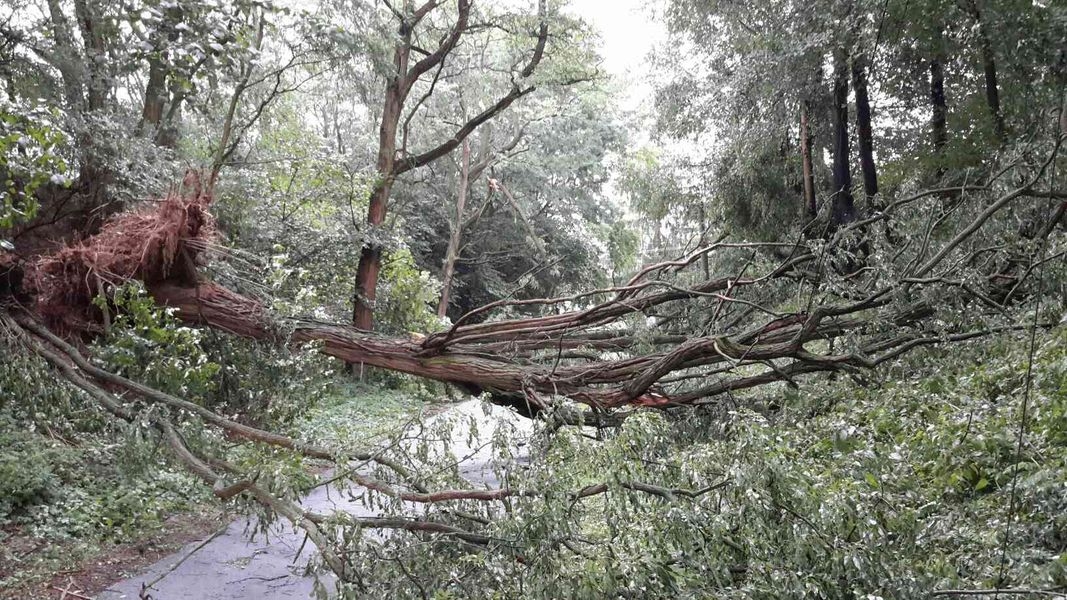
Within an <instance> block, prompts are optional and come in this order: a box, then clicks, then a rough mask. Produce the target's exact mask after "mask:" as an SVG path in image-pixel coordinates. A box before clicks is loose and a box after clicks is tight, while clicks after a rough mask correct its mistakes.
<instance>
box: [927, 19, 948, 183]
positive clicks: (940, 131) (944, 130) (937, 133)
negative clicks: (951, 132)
mask: <svg viewBox="0 0 1067 600" xmlns="http://www.w3.org/2000/svg"><path fill="white" fill-rule="evenodd" d="M941 39H942V35H941V29H940V27H939V28H938V30H937V33H936V35H935V42H934V43H935V45H936V49H935V51H934V56H933V58H932V59H931V60H930V109H931V111H930V141H931V142H932V143H933V145H934V152H935V153H936V154H937V158H938V161H939V162H940V161H941V159H942V157H943V154H944V151H945V144H946V143H948V106H947V104H946V102H945V67H944V49H943V48H941ZM943 169H944V166H943V165H939V166H938V173H939V174H940V173H941V172H943Z"/></svg>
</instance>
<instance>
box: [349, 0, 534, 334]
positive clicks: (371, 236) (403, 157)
mask: <svg viewBox="0 0 1067 600" xmlns="http://www.w3.org/2000/svg"><path fill="white" fill-rule="evenodd" d="M441 5H442V2H441V1H440V0H429V1H427V2H426V3H425V4H423V5H422V6H420V7H418V8H417V9H414V10H407V9H402V8H397V7H394V6H393V5H392V4H390V3H387V6H388V7H389V9H390V11H391V12H392V13H393V15H394V16H395V18H396V19H397V20H398V21H399V23H400V25H399V29H398V32H397V38H396V41H395V43H394V47H393V68H394V71H393V73H392V74H391V75H390V76H389V78H388V82H387V84H386V88H385V98H384V100H383V102H382V109H381V120H380V127H379V137H378V157H377V163H376V173H377V181H376V182H375V184H374V188H373V189H372V191H371V194H370V202H369V206H368V208H367V225H368V226H369V228H370V231H369V232H368V235H367V237H366V239H365V241H364V243H363V249H362V250H361V252H360V257H359V266H358V267H357V269H356V283H355V288H356V289H355V297H354V298H353V313H352V321H353V323H354V324H355V325H356V327H358V328H360V329H365V330H370V329H373V327H374V299H375V296H376V293H377V286H378V276H379V273H380V272H381V265H382V251H383V244H382V241H381V239H380V235H379V234H378V233H377V232H376V231H375V230H376V229H377V228H380V227H381V226H382V224H383V223H384V222H385V217H386V212H387V210H388V207H389V198H390V195H391V193H392V190H393V184H394V183H395V181H396V179H397V177H399V176H400V175H402V174H404V173H406V172H408V171H411V170H412V169H416V168H419V167H422V166H424V165H427V164H429V163H431V162H433V161H435V160H437V159H438V158H441V157H442V156H445V155H447V154H448V153H450V152H452V151H453V150H454V149H456V148H457V147H458V146H459V145H460V144H461V143H462V142H463V140H465V139H466V138H467V136H469V135H470V134H471V133H472V132H473V131H474V130H475V129H477V128H478V126H479V125H482V124H483V123H485V122H487V121H489V120H490V119H492V118H493V117H494V116H496V115H497V114H498V113H500V112H501V111H503V110H504V109H506V108H507V107H509V106H511V104H512V103H514V102H515V101H516V100H518V99H519V98H522V97H523V96H526V95H527V94H530V93H531V92H533V91H534V89H535V85H534V84H533V83H532V82H531V81H530V77H531V76H532V75H533V74H534V71H536V69H537V67H538V65H539V64H540V63H541V59H542V58H543V57H544V53H545V45H546V43H547V42H548V21H547V12H546V8H545V2H544V0H541V2H540V5H539V9H538V20H539V24H538V26H537V30H536V36H535V37H536V41H535V42H534V44H533V47H532V50H531V52H530V55H529V57H528V59H527V60H526V61H525V66H523V67H522V68H521V69H520V70H518V72H516V73H512V80H511V86H510V89H509V90H508V92H507V93H506V94H504V95H503V96H501V97H500V98H499V99H497V100H496V102H494V103H493V104H491V105H490V106H488V107H487V108H486V109H484V110H483V111H482V112H480V113H478V114H477V115H475V116H474V117H472V118H470V119H469V120H467V121H466V122H465V123H463V124H462V125H460V127H458V128H457V129H456V130H455V133H454V134H453V135H452V137H451V138H449V139H447V140H446V141H444V142H441V143H439V144H438V145H436V146H433V147H431V148H430V149H428V150H425V151H423V152H419V153H412V152H411V151H410V150H409V149H408V147H407V141H408V136H407V131H406V124H407V123H408V122H409V121H410V120H411V116H412V115H413V114H414V113H415V112H416V111H417V110H418V109H419V107H420V106H421V105H422V104H423V103H424V102H425V101H426V100H427V99H428V98H429V97H430V96H431V95H432V94H433V92H434V86H435V85H436V82H437V80H438V78H439V77H440V74H441V73H442V71H443V69H444V67H445V62H446V59H447V58H448V57H449V55H450V54H451V53H452V52H453V51H454V50H455V49H456V48H457V46H458V45H459V44H460V41H461V39H462V38H463V37H464V36H466V35H468V34H470V33H471V32H473V31H476V30H479V29H482V28H484V26H485V25H484V24H483V23H472V22H471V11H472V2H471V0H457V2H456V17H455V21H454V23H453V24H452V26H451V27H450V28H449V29H448V31H447V33H446V34H445V36H444V38H443V39H442V40H441V41H440V43H439V44H438V46H437V47H436V49H434V50H433V51H426V50H423V49H422V48H421V47H420V45H419V43H418V41H417V40H418V39H419V38H420V37H422V36H420V35H419V25H420V24H422V23H423V22H424V21H426V20H427V19H428V18H429V17H430V16H431V13H434V12H436V9H438V8H439V7H440V6H441ZM424 35H429V33H428V32H427V33H424ZM412 53H415V54H417V55H420V56H422V58H421V59H419V60H417V61H415V62H414V64H412ZM431 71H435V74H434V75H433V76H432V79H431V81H430V82H429V84H428V86H427V89H426V91H425V93H423V95H422V96H421V97H420V98H419V99H418V100H416V102H415V103H414V105H413V106H410V107H409V106H408V100H409V97H410V95H411V92H412V90H413V89H414V88H415V86H416V84H418V83H419V82H420V81H421V80H422V78H423V77H424V76H427V75H428V74H429V73H430V72H431ZM405 110H408V111H409V112H408V116H407V117H406V118H405V117H404V112H405ZM402 118H403V119H405V121H404V123H405V127H404V128H403V129H402V128H401V119H402Z"/></svg>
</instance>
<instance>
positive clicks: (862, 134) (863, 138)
mask: <svg viewBox="0 0 1067 600" xmlns="http://www.w3.org/2000/svg"><path fill="white" fill-rule="evenodd" d="M852 87H853V89H854V90H855V93H856V134H857V136H856V137H857V139H858V142H859V144H858V145H859V152H860V171H861V172H862V173H863V192H864V195H865V196H866V198H867V203H868V205H872V204H873V203H874V202H875V196H877V195H878V171H877V167H876V166H875V164H874V134H873V131H872V129H871V101H870V97H869V96H868V95H867V59H866V56H865V55H864V53H862V52H859V53H857V54H856V56H854V57H853V58H852Z"/></svg>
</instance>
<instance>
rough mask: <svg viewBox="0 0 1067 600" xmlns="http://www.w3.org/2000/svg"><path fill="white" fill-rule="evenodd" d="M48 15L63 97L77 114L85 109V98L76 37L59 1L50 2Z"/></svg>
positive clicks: (52, 0) (51, 0)
mask: <svg viewBox="0 0 1067 600" xmlns="http://www.w3.org/2000/svg"><path fill="white" fill-rule="evenodd" d="M48 14H49V18H50V20H51V23H52V38H53V42H54V43H55V46H56V49H55V66H56V68H57V69H58V70H59V74H60V77H61V78H62V80H63V95H64V97H65V99H66V101H67V105H68V108H69V109H70V110H72V111H74V112H75V113H80V112H81V111H82V110H83V109H84V106H83V103H84V102H85V98H84V97H83V96H82V84H83V83H84V82H83V80H82V77H81V75H82V73H81V70H80V68H79V65H80V62H81V56H80V55H79V53H78V51H77V50H75V49H74V35H73V33H72V32H71V30H70V22H69V21H68V20H67V16H66V15H65V14H63V7H62V6H61V5H60V3H59V0H48Z"/></svg>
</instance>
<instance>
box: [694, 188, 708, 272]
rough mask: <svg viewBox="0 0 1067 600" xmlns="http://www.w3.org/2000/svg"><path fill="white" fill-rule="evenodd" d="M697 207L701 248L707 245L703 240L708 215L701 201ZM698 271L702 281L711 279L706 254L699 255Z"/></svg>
mask: <svg viewBox="0 0 1067 600" xmlns="http://www.w3.org/2000/svg"><path fill="white" fill-rule="evenodd" d="M697 207H698V210H699V211H700V214H699V215H698V217H699V218H700V245H701V246H703V245H704V244H705V243H707V240H706V239H705V238H706V236H707V234H708V213H707V211H706V210H705V209H704V202H703V201H701V202H700V204H698V205H697ZM700 269H701V270H702V271H703V272H704V279H711V262H710V261H709V259H708V253H707V252H705V253H704V254H702V255H700Z"/></svg>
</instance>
